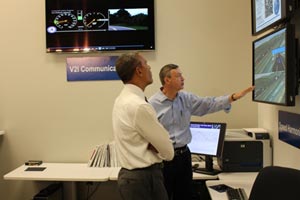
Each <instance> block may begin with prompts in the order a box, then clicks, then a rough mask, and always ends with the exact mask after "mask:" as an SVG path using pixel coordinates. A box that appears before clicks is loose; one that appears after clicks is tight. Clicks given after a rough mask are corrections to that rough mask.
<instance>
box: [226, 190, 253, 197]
mask: <svg viewBox="0 0 300 200" xmlns="http://www.w3.org/2000/svg"><path fill="white" fill-rule="evenodd" d="M226 194H227V197H228V200H248V197H247V195H246V192H245V190H244V188H235V189H229V190H227V191H226Z"/></svg>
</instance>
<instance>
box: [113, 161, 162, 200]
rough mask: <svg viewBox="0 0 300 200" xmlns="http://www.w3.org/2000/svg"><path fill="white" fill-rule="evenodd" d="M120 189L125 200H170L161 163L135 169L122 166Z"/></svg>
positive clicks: (119, 179)
mask: <svg viewBox="0 0 300 200" xmlns="http://www.w3.org/2000/svg"><path fill="white" fill-rule="evenodd" d="M118 189H119V192H120V195H121V197H122V199H123V200H168V195H167V192H166V189H165V187H164V179H163V174H162V166H161V164H154V165H152V166H150V167H146V168H141V169H133V170H127V169H124V168H122V169H121V170H120V172H119V176H118Z"/></svg>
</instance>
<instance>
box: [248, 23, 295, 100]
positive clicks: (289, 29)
mask: <svg viewBox="0 0 300 200" xmlns="http://www.w3.org/2000/svg"><path fill="white" fill-rule="evenodd" d="M282 31H285V41H286V44H285V47H284V50H285V70H284V71H285V74H284V75H285V76H284V84H285V86H284V101H283V102H279V101H271V100H266V99H259V98H257V93H256V92H259V91H258V90H261V91H264V89H262V88H261V87H258V84H257V79H255V76H256V75H257V74H259V73H257V70H258V69H257V68H256V64H255V59H256V55H255V51H256V48H255V45H256V44H259V43H260V42H262V41H264V40H266V39H268V38H271V37H272V36H274V35H276V34H279V33H280V32H282ZM297 44H298V42H297V39H296V36H295V25H294V24H291V23H286V24H285V25H283V26H281V27H280V28H278V29H276V30H274V31H272V32H270V33H268V34H266V35H264V36H263V37H260V38H258V39H256V40H254V41H253V42H252V84H253V85H254V86H255V89H254V90H253V92H252V101H254V102H259V103H267V104H274V105H280V106H295V96H296V95H297V94H298V79H299V63H298V55H297V54H298V53H297V52H298V45H297ZM278 48H279V47H278ZM278 48H276V49H278ZM281 48H282V47H281ZM276 49H273V50H276ZM271 51H272V50H270V52H269V53H271ZM267 53H268V52H267ZM274 53H276V52H274ZM270 72H271V71H270ZM270 72H268V73H270ZM261 74H262V73H261ZM265 74H267V72H265ZM269 75H272V74H269ZM273 75H274V74H273ZM275 75H276V74H275ZM275 78H276V77H275ZM277 78H278V77H277ZM261 81H266V80H261ZM272 83H274V82H272ZM276 89H278V88H277V87H276Z"/></svg>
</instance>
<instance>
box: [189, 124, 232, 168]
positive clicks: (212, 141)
mask: <svg viewBox="0 0 300 200" xmlns="http://www.w3.org/2000/svg"><path fill="white" fill-rule="evenodd" d="M190 131H191V134H192V141H191V142H190V143H189V144H188V147H189V149H190V151H191V153H192V154H197V155H204V156H205V160H206V163H205V164H206V166H205V169H200V170H198V171H200V172H201V173H208V174H214V173H215V172H216V170H214V169H213V164H212V157H220V156H221V155H222V151H223V145H224V139H225V132H226V123H218V122H191V123H190Z"/></svg>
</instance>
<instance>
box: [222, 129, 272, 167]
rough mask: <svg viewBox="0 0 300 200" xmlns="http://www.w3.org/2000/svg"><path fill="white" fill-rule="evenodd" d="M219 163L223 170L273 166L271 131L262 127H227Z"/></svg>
mask: <svg viewBox="0 0 300 200" xmlns="http://www.w3.org/2000/svg"><path fill="white" fill-rule="evenodd" d="M218 164H219V166H220V168H221V170H222V171H223V172H257V171H259V170H260V169H262V168H263V167H266V166H271V165H272V164H273V159H272V143H271V138H270V135H269V133H268V132H267V131H266V130H264V129H261V128H247V129H246V128H245V129H227V131H226V135H225V141H224V146H223V153H222V155H221V156H220V157H218Z"/></svg>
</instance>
